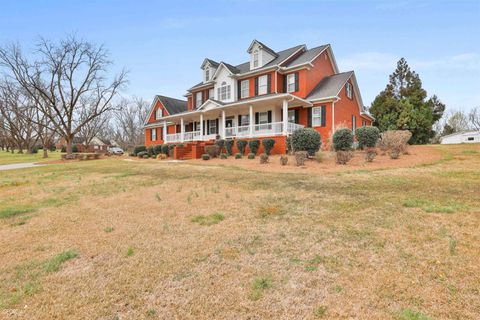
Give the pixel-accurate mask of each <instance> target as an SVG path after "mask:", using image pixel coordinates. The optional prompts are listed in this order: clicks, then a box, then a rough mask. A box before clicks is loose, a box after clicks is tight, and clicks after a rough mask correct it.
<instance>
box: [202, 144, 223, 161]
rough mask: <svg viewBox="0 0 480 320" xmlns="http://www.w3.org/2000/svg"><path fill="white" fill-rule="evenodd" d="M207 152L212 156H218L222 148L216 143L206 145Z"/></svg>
mask: <svg viewBox="0 0 480 320" xmlns="http://www.w3.org/2000/svg"><path fill="white" fill-rule="evenodd" d="M205 153H207V154H208V155H209V156H210V158H216V157H218V155H219V154H220V148H219V147H218V146H217V145H215V144H212V145H209V146H205Z"/></svg>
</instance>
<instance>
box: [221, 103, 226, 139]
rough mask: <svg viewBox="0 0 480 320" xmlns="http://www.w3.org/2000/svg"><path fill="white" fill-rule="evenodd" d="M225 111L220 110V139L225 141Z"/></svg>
mask: <svg viewBox="0 0 480 320" xmlns="http://www.w3.org/2000/svg"><path fill="white" fill-rule="evenodd" d="M225 133H226V132H225V110H222V131H221V136H220V137H221V138H222V139H225Z"/></svg>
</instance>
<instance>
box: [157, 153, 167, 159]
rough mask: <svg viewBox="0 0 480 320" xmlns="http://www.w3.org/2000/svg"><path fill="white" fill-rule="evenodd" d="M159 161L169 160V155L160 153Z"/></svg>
mask: <svg viewBox="0 0 480 320" xmlns="http://www.w3.org/2000/svg"><path fill="white" fill-rule="evenodd" d="M157 159H158V160H163V159H167V155H166V154H165V153H159V154H158V155H157Z"/></svg>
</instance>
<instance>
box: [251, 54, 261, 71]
mask: <svg viewBox="0 0 480 320" xmlns="http://www.w3.org/2000/svg"><path fill="white" fill-rule="evenodd" d="M252 59H253V68H258V67H260V53H259V52H258V50H255V51H253V58H252Z"/></svg>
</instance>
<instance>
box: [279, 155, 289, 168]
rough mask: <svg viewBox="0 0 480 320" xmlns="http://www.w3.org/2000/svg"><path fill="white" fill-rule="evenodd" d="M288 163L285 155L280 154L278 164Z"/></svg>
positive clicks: (284, 164)
mask: <svg viewBox="0 0 480 320" xmlns="http://www.w3.org/2000/svg"><path fill="white" fill-rule="evenodd" d="M287 163H288V157H287V156H280V165H282V166H286V165H287Z"/></svg>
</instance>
